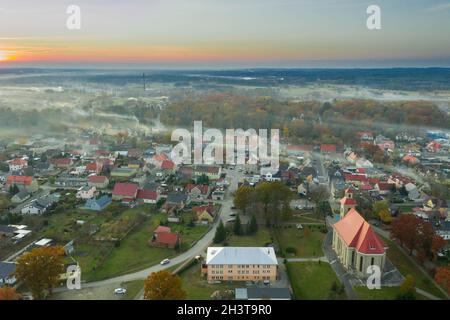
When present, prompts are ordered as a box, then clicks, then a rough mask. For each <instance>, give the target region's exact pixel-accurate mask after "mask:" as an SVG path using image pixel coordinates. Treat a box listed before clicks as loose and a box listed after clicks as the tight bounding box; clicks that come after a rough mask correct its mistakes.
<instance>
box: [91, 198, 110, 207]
mask: <svg viewBox="0 0 450 320" xmlns="http://www.w3.org/2000/svg"><path fill="white" fill-rule="evenodd" d="M110 202H111V198H110V197H108V196H106V195H104V196H103V197H100V198H98V199H88V200H87V201H86V207H90V206H92V205H94V204H96V205H98V206H99V207H104V206H106V205H107V204H109V203H110Z"/></svg>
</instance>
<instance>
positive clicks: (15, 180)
mask: <svg viewBox="0 0 450 320" xmlns="http://www.w3.org/2000/svg"><path fill="white" fill-rule="evenodd" d="M12 185H16V186H17V187H18V188H19V189H20V190H26V191H27V192H29V193H33V192H36V191H37V190H38V189H39V185H38V182H37V180H36V179H34V178H33V177H32V176H8V178H7V180H6V184H5V187H6V189H7V190H8V189H9V188H10V186H12Z"/></svg>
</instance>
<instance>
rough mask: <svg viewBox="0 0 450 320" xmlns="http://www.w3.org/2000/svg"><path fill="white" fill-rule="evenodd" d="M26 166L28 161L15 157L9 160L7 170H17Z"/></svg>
mask: <svg viewBox="0 0 450 320" xmlns="http://www.w3.org/2000/svg"><path fill="white" fill-rule="evenodd" d="M26 167H28V162H27V160H25V159H20V158H17V159H14V160H11V161H9V171H10V172H13V171H19V170H22V169H24V168H26Z"/></svg>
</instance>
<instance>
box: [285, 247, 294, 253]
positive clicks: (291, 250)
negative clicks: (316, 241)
mask: <svg viewBox="0 0 450 320" xmlns="http://www.w3.org/2000/svg"><path fill="white" fill-rule="evenodd" d="M285 251H286V253H289V254H297V249H296V248H293V247H287V248H286V250H285Z"/></svg>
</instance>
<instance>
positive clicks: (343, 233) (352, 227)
mask: <svg viewBox="0 0 450 320" xmlns="http://www.w3.org/2000/svg"><path fill="white" fill-rule="evenodd" d="M333 229H334V230H335V231H336V232H337V233H338V234H339V235H340V237H341V238H342V240H343V241H344V242H345V244H346V245H347V246H349V247H353V248H355V249H356V250H357V251H358V252H360V253H364V254H383V253H384V252H385V249H384V248H385V245H384V243H383V241H381V240H380V238H379V237H378V236H377V235H376V234H375V232H374V231H373V229H372V227H371V226H370V224H369V223H368V222H367V221H366V220H364V218H363V217H362V216H361V215H360V214H359V213H358V211H356V210H355V209H351V210H350V211H349V212H348V213H347V214H346V215H345V216H344V218H342V219H341V220H339V221H338V222H336V223H335V224H334V225H333Z"/></svg>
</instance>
